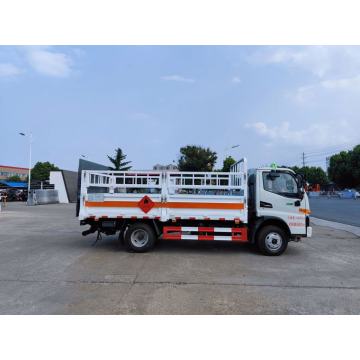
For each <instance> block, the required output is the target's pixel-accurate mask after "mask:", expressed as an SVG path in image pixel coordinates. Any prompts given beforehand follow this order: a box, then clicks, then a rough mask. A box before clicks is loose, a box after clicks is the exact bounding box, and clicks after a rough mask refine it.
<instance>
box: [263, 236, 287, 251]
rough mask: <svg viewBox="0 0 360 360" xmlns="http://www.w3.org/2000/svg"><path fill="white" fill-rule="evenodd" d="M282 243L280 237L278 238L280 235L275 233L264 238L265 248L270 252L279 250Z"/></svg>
mask: <svg viewBox="0 0 360 360" xmlns="http://www.w3.org/2000/svg"><path fill="white" fill-rule="evenodd" d="M282 243H283V239H282V237H281V236H280V234H278V233H276V232H271V233H269V234H268V235H267V236H266V238H265V244H266V247H267V248H268V249H269V250H270V251H277V250H279V249H280V248H281V246H282Z"/></svg>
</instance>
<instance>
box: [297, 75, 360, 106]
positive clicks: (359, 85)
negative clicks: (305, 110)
mask: <svg viewBox="0 0 360 360" xmlns="http://www.w3.org/2000/svg"><path fill="white" fill-rule="evenodd" d="M359 90H360V75H356V76H353V77H348V78H338V79H328V80H322V81H319V82H317V83H314V84H311V85H305V86H300V87H298V88H297V89H296V90H295V93H294V94H291V95H290V97H292V98H293V99H294V100H295V101H296V102H298V103H305V102H309V101H311V100H314V99H315V98H316V97H317V96H319V95H320V94H322V95H323V94H325V95H330V94H332V93H336V92H337V91H350V92H357V91H359Z"/></svg>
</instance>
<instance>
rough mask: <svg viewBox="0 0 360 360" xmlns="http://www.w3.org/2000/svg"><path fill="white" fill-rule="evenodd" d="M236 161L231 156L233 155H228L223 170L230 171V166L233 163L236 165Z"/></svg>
mask: <svg viewBox="0 0 360 360" xmlns="http://www.w3.org/2000/svg"><path fill="white" fill-rule="evenodd" d="M235 163H236V160H235V159H234V158H233V157H231V156H228V157H227V158H226V159H224V161H223V167H222V170H221V171H223V172H229V171H230V168H231V166H232V165H234V164H235Z"/></svg>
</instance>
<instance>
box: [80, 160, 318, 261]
mask: <svg viewBox="0 0 360 360" xmlns="http://www.w3.org/2000/svg"><path fill="white" fill-rule="evenodd" d="M303 185H304V181H303V179H302V177H301V175H297V174H295V173H294V171H292V170H291V169H287V168H274V167H264V168H258V169H250V170H248V169H247V161H246V159H241V160H240V161H238V162H237V163H236V164H234V165H233V166H232V167H231V170H230V172H226V173H225V172H179V171H111V170H109V171H106V170H96V171H93V170H83V171H82V172H81V182H80V207H79V219H80V224H81V225H90V228H89V229H88V230H86V231H84V232H83V235H88V234H90V233H95V232H98V235H99V234H100V233H104V234H106V235H114V234H116V233H117V232H118V233H119V239H121V241H123V242H124V244H125V245H126V247H127V248H128V249H129V250H130V251H135V252H145V251H148V250H150V249H151V248H152V247H153V246H154V244H155V242H156V241H157V239H159V238H161V239H163V240H198V241H212V240H215V241H235V242H237V241H239V242H249V243H251V244H255V245H256V246H257V247H258V249H259V250H260V251H261V252H262V253H263V254H265V255H280V254H282V253H283V252H284V251H285V250H286V248H287V245H288V242H289V241H291V240H293V241H298V240H300V238H302V237H311V235H312V228H311V227H310V219H309V214H310V209H309V201H308V197H307V195H306V193H305V191H304V186H303Z"/></svg>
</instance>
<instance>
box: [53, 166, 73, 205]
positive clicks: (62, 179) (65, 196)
mask: <svg viewBox="0 0 360 360" xmlns="http://www.w3.org/2000/svg"><path fill="white" fill-rule="evenodd" d="M49 181H50V184H52V185H53V186H54V189H55V190H57V192H58V196H59V202H60V203H63V204H68V203H75V202H76V198H77V182H78V173H77V172H76V171H69V170H59V171H50V180H49Z"/></svg>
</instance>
